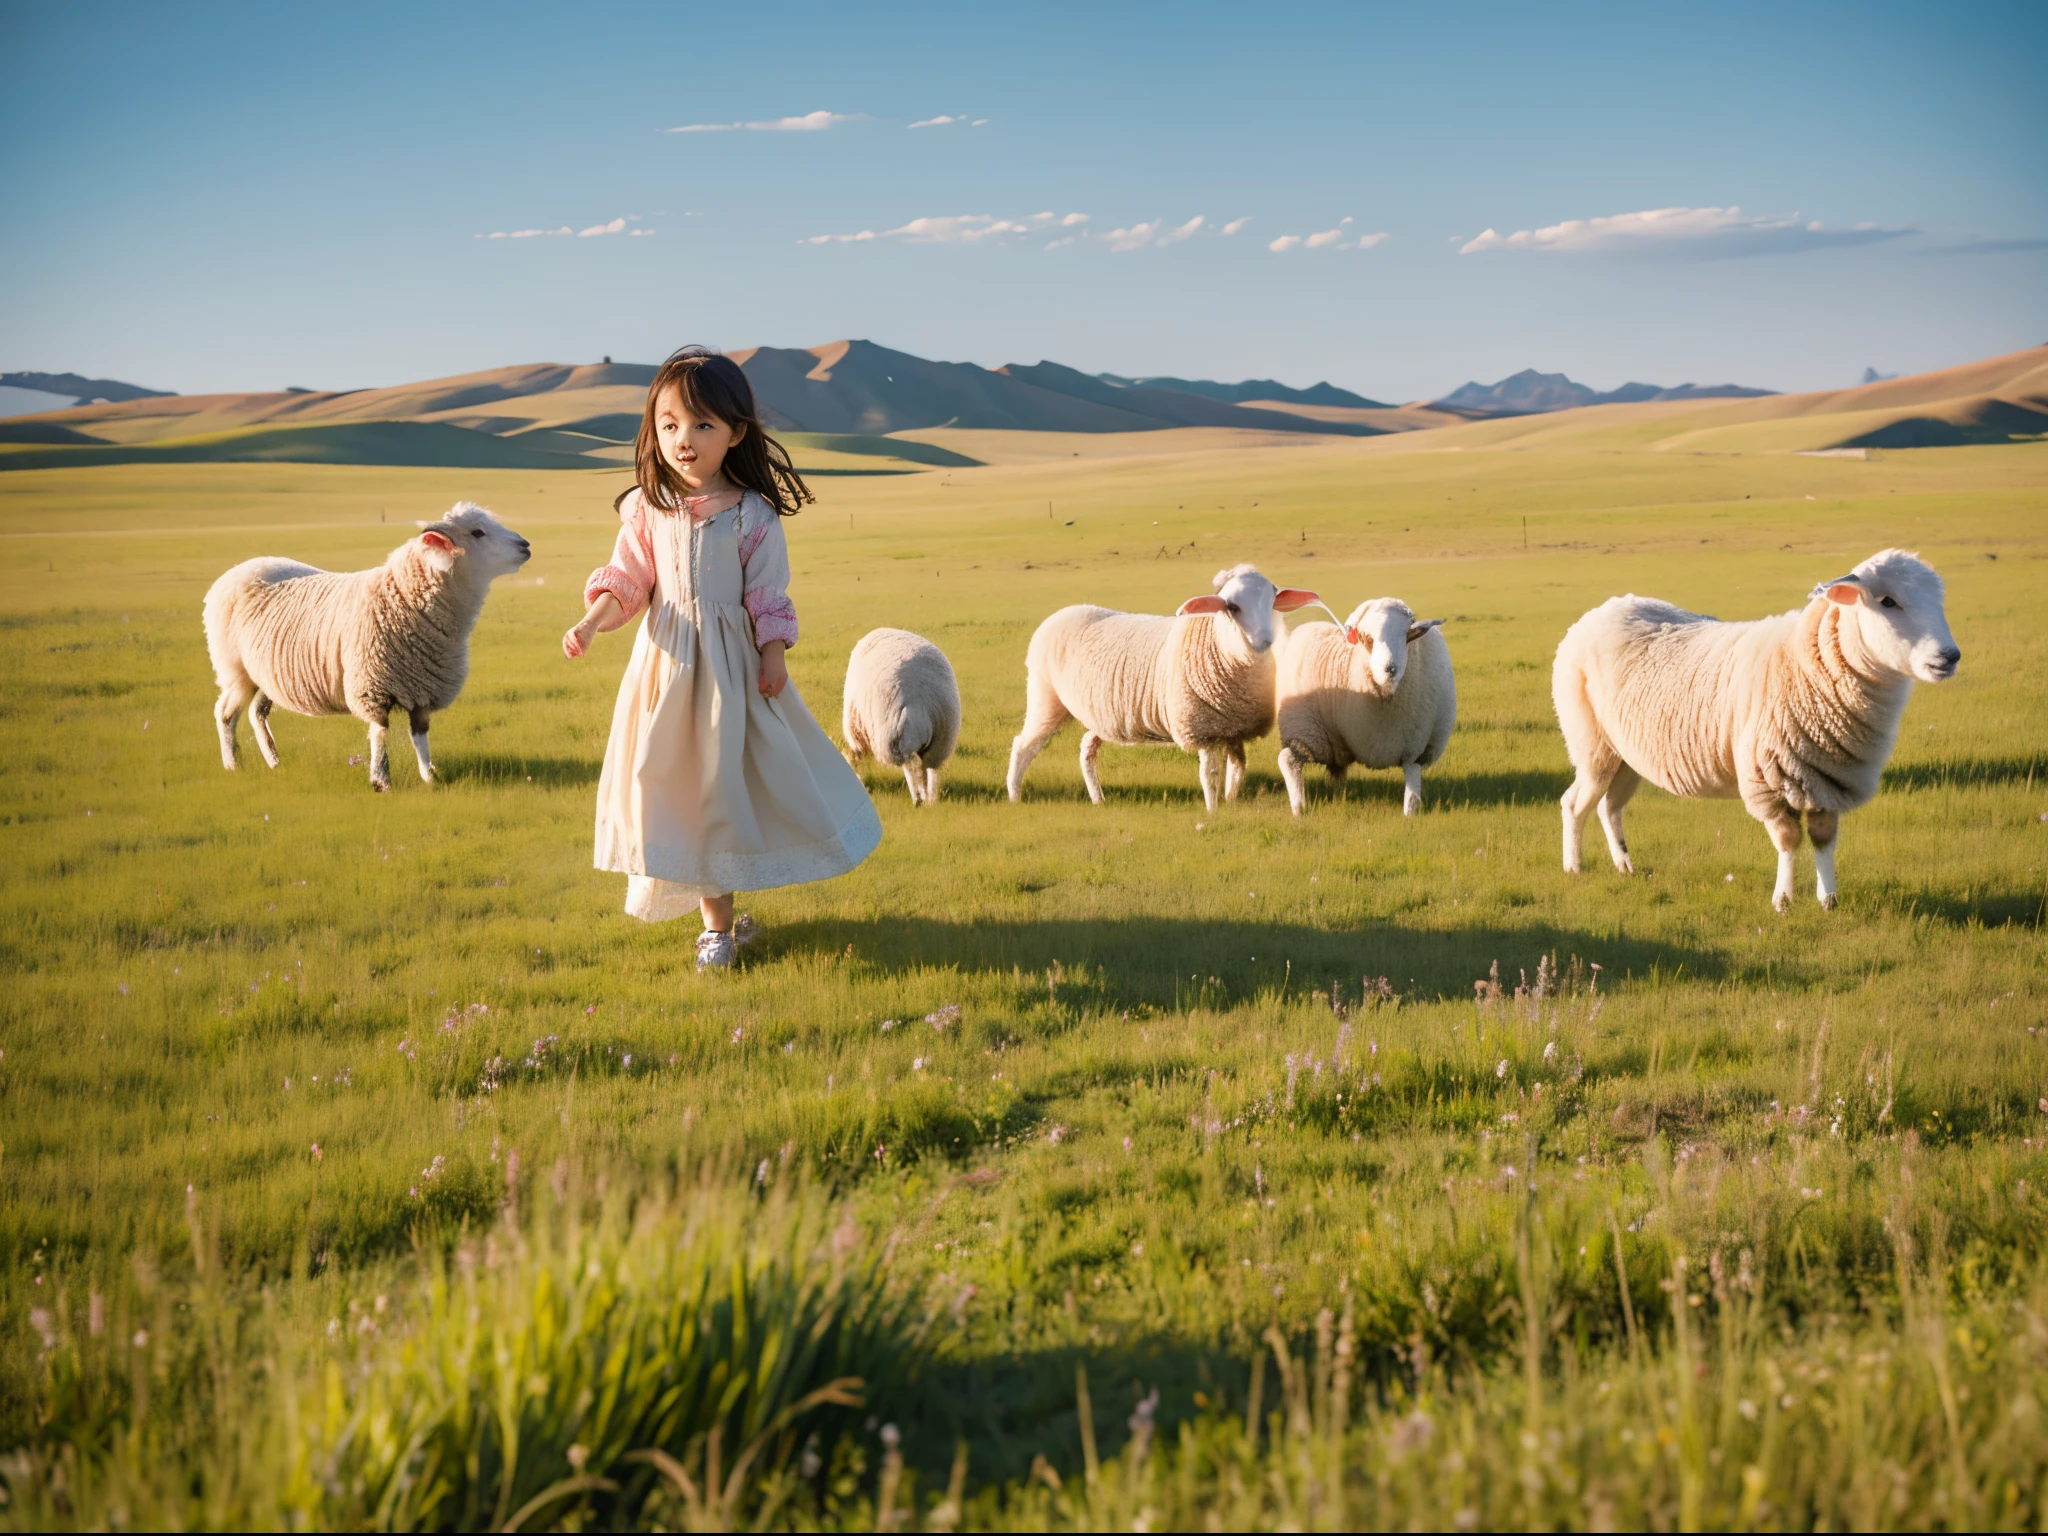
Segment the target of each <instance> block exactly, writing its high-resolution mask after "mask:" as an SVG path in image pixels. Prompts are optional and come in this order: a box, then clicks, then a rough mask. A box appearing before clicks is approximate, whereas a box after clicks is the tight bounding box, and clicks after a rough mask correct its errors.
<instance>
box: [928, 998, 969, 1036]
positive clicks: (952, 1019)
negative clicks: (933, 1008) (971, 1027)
mask: <svg viewBox="0 0 2048 1536" xmlns="http://www.w3.org/2000/svg"><path fill="white" fill-rule="evenodd" d="M924 1021H925V1023H927V1024H929V1025H931V1027H932V1028H933V1029H936V1030H939V1031H942V1032H943V1031H944V1029H945V1028H946V1026H947V1025H948V1024H958V1023H959V1022H960V1005H959V1004H958V1003H948V1004H946V1006H945V1007H943V1008H941V1009H939V1010H938V1011H937V1012H935V1013H928V1014H926V1015H925V1016H924Z"/></svg>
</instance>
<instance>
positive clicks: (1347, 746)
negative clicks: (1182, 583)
mask: <svg viewBox="0 0 2048 1536" xmlns="http://www.w3.org/2000/svg"><path fill="white" fill-rule="evenodd" d="M1442 623H1443V620H1442V619H1424V620H1422V621H1420V622H1419V623H1418V622H1417V621H1416V618H1415V610H1414V609H1412V608H1410V607H1409V606H1408V605H1407V604H1406V603H1404V602H1402V601H1401V600H1400V599H1398V598H1392V597H1376V598H1374V599H1373V600H1372V601H1371V602H1368V603H1360V604H1359V605H1358V607H1357V608H1356V609H1355V610H1354V611H1353V613H1352V615H1351V617H1350V618H1349V619H1347V620H1345V621H1344V625H1343V627H1342V628H1339V627H1337V626H1336V625H1334V624H1322V623H1316V624H1304V625H1302V627H1301V628H1300V629H1297V630H1296V631H1294V633H1293V634H1291V635H1289V636H1288V637H1287V643H1286V645H1284V646H1283V647H1282V648H1281V651H1280V667H1279V681H1278V686H1279V709H1278V714H1279V725H1280V776H1281V777H1282V778H1284V779H1285V780H1286V781H1287V803H1288V804H1289V805H1291V806H1292V807H1293V808H1294V814H1295V815H1297V816H1299V815H1300V814H1301V813H1302V810H1303V809H1304V808H1305V807H1306V805H1307V803H1308V793H1307V790H1306V788H1305V787H1304V786H1303V784H1302V778H1301V769H1302V764H1303V763H1321V764H1322V765H1323V767H1324V768H1326V769H1328V770H1329V774H1330V781H1331V782H1332V783H1333V784H1336V785H1340V786H1341V785H1342V784H1343V782H1344V773H1345V770H1346V769H1348V768H1349V767H1350V766H1351V765H1352V764H1353V763H1363V764H1364V765H1365V766H1366V767H1368V768H1399V769H1400V770H1401V773H1402V776H1403V778H1404V779H1405V780H1406V781H1407V788H1406V791H1405V792H1404V793H1403V795H1402V797H1401V810H1402V812H1403V813H1404V814H1406V815H1409V816H1414V815H1418V814H1420V812H1421V810H1422V770H1423V769H1424V768H1427V767H1428V766H1429V765H1430V764H1431V763H1434V762H1435V761H1436V760H1437V759H1438V758H1439V757H1442V756H1443V752H1444V747H1445V745H1446V744H1447V743H1448V742H1449V741H1450V739H1451V730H1452V728H1453V727H1454V726H1455V725H1456V724H1457V723H1458V689H1457V684H1456V682H1455V681H1454V680H1453V678H1452V675H1451V652H1450V647H1449V646H1447V645H1445V644H1444V637H1443V632H1442V630H1441V629H1440V628H1439V627H1438V626H1440V625H1441V624H1442Z"/></svg>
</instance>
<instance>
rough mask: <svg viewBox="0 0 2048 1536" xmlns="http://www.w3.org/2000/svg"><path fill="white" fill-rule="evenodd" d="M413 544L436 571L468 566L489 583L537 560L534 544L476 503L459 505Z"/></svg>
mask: <svg viewBox="0 0 2048 1536" xmlns="http://www.w3.org/2000/svg"><path fill="white" fill-rule="evenodd" d="M413 542H414V543H415V544H417V545H418V546H419V549H420V553H421V555H422V556H424V557H425V559H426V561H427V563H428V564H429V565H431V566H433V567H434V568H435V569H436V570H439V571H452V570H454V569H455V568H456V567H457V565H459V564H463V563H464V562H467V564H466V569H467V570H468V571H469V573H470V575H471V577H472V578H473V579H476V580H480V581H483V582H487V583H488V582H492V581H495V580H497V579H498V578H499V577H500V576H503V575H506V574H508V573H509V572H512V571H516V570H518V569H519V567H521V566H522V565H524V564H526V562H527V561H528V560H530V559H532V558H533V546H532V545H531V544H529V543H527V542H526V540H525V539H523V538H521V537H520V536H519V535H518V534H516V533H514V532H513V531H512V530H511V529H510V528H507V527H506V526H505V525H504V524H503V523H501V522H499V521H498V519H497V518H496V517H495V516H493V515H492V514H491V513H490V512H488V511H486V510H485V509H484V508H482V507H480V506H478V505H477V504H476V503H475V502H473V501H458V502H457V503H456V504H455V505H454V506H453V507H452V508H450V509H449V512H448V515H447V516H446V517H442V518H436V519H435V520H434V521H433V522H431V523H427V524H425V525H424V526H423V527H422V528H421V529H420V531H419V536H418V537H417V538H415V539H414V540H413Z"/></svg>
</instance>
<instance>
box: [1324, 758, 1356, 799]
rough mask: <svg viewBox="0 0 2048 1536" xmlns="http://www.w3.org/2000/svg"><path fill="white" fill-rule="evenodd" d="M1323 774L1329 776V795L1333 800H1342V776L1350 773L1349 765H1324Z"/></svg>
mask: <svg viewBox="0 0 2048 1536" xmlns="http://www.w3.org/2000/svg"><path fill="white" fill-rule="evenodd" d="M1323 772H1325V773H1327V774H1328V775H1329V776H1330V793H1331V795H1333V796H1334V797H1335V798H1337V799H1339V800H1342V799H1343V798H1344V776H1345V775H1346V774H1348V773H1350V772H1351V765H1350V764H1349V763H1326V764H1324V766H1323Z"/></svg>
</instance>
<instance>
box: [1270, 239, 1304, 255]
mask: <svg viewBox="0 0 2048 1536" xmlns="http://www.w3.org/2000/svg"><path fill="white" fill-rule="evenodd" d="M1299 244H1301V236H1299V235H1282V236H1281V237H1280V238H1279V239H1277V240H1268V241H1267V242H1266V249H1267V250H1269V251H1291V250H1293V249H1294V248H1295V247H1296V246H1297V245H1299Z"/></svg>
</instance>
